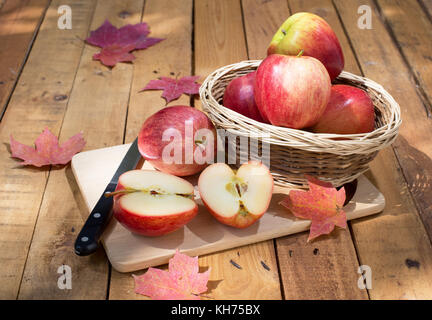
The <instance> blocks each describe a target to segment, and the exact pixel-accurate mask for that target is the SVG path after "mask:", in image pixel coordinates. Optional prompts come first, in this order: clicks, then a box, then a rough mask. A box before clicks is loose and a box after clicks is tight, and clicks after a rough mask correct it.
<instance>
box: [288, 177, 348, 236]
mask: <svg viewBox="0 0 432 320" xmlns="http://www.w3.org/2000/svg"><path fill="white" fill-rule="evenodd" d="M306 178H307V180H308V183H309V190H308V191H300V190H292V191H290V193H289V195H288V196H287V197H286V198H285V199H284V200H282V201H281V202H280V204H281V205H283V206H284V207H286V208H288V209H289V210H291V212H292V213H293V214H294V215H295V216H296V217H298V218H301V219H307V220H311V227H310V233H309V238H308V241H310V240H312V239H314V238H316V237H318V236H320V235H322V234H329V233H330V232H332V231H333V229H334V227H335V226H338V227H341V228H346V226H347V222H346V214H345V212H344V211H343V209H342V207H343V205H344V201H345V189H344V188H343V187H342V188H341V189H339V191H338V190H336V189H335V188H333V186H332V184H331V183H329V182H323V181H320V180H318V179H316V178H313V177H311V176H306Z"/></svg>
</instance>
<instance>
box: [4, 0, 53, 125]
mask: <svg viewBox="0 0 432 320" xmlns="http://www.w3.org/2000/svg"><path fill="white" fill-rule="evenodd" d="M49 2H50V1H49V0H8V1H4V2H2V3H0V42H1V46H0V61H1V64H0V119H1V117H2V115H3V112H4V110H5V108H6V105H7V102H8V100H9V97H10V96H11V94H12V92H13V89H14V87H15V84H16V82H17V80H18V78H19V75H20V73H21V70H22V67H23V66H24V64H25V60H26V58H27V55H28V53H29V52H30V49H31V46H32V43H33V39H34V37H35V36H36V34H37V32H38V30H39V26H40V24H41V22H42V19H43V17H44V14H45V10H46V8H47V6H48V4H49Z"/></svg>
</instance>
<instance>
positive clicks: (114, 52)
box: [93, 44, 135, 67]
mask: <svg viewBox="0 0 432 320" xmlns="http://www.w3.org/2000/svg"><path fill="white" fill-rule="evenodd" d="M131 48H133V46H132V45H130V46H126V47H121V46H118V45H116V44H113V45H110V46H108V47H105V48H102V51H101V52H98V53H95V54H94V55H93V59H94V60H100V61H101V62H102V63H103V64H104V65H106V66H109V67H113V66H115V65H116V64H117V62H129V61H132V60H134V59H135V56H134V55H133V54H132V53H129V51H130V50H131Z"/></svg>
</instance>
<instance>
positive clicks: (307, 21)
mask: <svg viewBox="0 0 432 320" xmlns="http://www.w3.org/2000/svg"><path fill="white" fill-rule="evenodd" d="M300 50H303V51H304V55H305V56H310V57H314V58H316V59H318V60H319V61H321V62H322V64H324V66H325V67H326V69H327V71H328V73H329V75H330V78H331V80H332V81H333V80H334V79H336V77H337V76H338V75H339V74H340V73H341V71H342V70H343V68H344V56H343V53H342V48H341V45H340V43H339V40H338V38H337V37H336V34H335V33H334V31H333V30H332V28H331V27H330V25H329V24H328V23H327V22H326V21H325V20H324V19H323V18H321V17H319V16H317V15H315V14H313V13H309V12H299V13H296V14H293V15H292V16H290V17H289V18H288V19H287V20H286V21H285V22H284V23H283V24H282V25H281V26H280V28H279V30H278V31H277V32H276V33H275V35H274V36H273V39H272V40H271V42H270V45H269V47H268V49H267V54H268V55H270V54H274V53H277V54H285V55H292V56H295V55H297V54H298V53H299V52H300Z"/></svg>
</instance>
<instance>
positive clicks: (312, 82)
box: [254, 54, 331, 129]
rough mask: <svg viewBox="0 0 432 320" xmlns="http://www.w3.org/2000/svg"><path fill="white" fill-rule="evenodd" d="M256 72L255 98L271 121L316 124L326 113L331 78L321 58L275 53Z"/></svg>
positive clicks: (291, 125) (297, 125)
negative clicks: (320, 60)
mask: <svg viewBox="0 0 432 320" xmlns="http://www.w3.org/2000/svg"><path fill="white" fill-rule="evenodd" d="M256 72H257V74H256V77H255V86H254V96H255V101H256V103H257V106H258V109H259V111H260V113H261V115H262V117H263V118H264V119H265V120H268V122H270V123H271V124H273V125H276V126H282V127H288V128H294V129H301V128H304V127H309V126H312V125H314V124H315V123H316V122H317V121H318V119H319V118H320V117H321V115H322V114H323V112H324V109H325V107H326V105H327V103H328V101H329V99H330V90H331V82H330V77H329V75H328V72H327V70H326V69H325V67H324V66H323V64H322V63H321V62H319V61H318V60H317V59H315V58H313V57H305V56H286V55H280V54H272V55H270V56H268V57H267V58H265V59H264V60H263V61H262V62H261V64H260V66H259V67H258V70H257V71H256Z"/></svg>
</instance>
